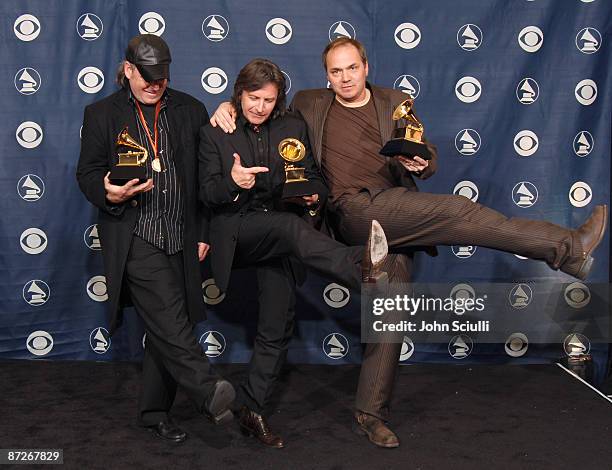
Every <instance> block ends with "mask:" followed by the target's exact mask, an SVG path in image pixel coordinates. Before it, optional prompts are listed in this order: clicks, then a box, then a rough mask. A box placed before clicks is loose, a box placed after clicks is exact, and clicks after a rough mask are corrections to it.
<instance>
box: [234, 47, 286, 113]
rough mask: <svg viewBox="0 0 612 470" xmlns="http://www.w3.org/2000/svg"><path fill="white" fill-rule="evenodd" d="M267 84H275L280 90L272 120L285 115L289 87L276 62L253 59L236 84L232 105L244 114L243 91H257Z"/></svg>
mask: <svg viewBox="0 0 612 470" xmlns="http://www.w3.org/2000/svg"><path fill="white" fill-rule="evenodd" d="M267 83H273V84H274V85H276V88H277V89H278V96H277V98H276V104H275V106H274V110H273V111H272V116H271V117H272V119H276V118H277V117H279V116H282V115H283V114H285V112H286V110H287V104H286V103H287V91H286V90H287V85H286V83H285V76H284V75H283V73H282V72H281V69H280V68H279V67H278V65H276V64H275V63H274V62H272V61H270V60H268V59H261V58H257V59H253V60H252V61H250V62H249V63H248V64H246V65H245V66H244V67H242V70H240V73H239V74H238V77H236V82H235V83H234V94H233V95H232V100H231V101H232V105H233V106H234V109H235V110H236V111H238V113H239V114H242V106H241V105H240V99H241V98H242V92H243V91H255V90H259V89H260V88H263V87H264V86H265V85H266V84H267Z"/></svg>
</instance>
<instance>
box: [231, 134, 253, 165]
mask: <svg viewBox="0 0 612 470" xmlns="http://www.w3.org/2000/svg"><path fill="white" fill-rule="evenodd" d="M225 135H226V136H227V139H228V140H229V143H230V146H231V147H232V148H233V149H234V152H236V153H237V154H238V155H240V161H241V162H242V166H255V160H254V159H253V155H252V151H251V147H250V145H249V142H248V140H247V136H246V134H245V131H244V128H243V127H242V126H237V127H236V130H235V131H234V132H233V133H231V134H225ZM229 158H230V159H231V160H232V161H233V160H234V157H233V156H232V155H229ZM230 167H231V165H230Z"/></svg>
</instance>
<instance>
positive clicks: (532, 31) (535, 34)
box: [518, 26, 544, 52]
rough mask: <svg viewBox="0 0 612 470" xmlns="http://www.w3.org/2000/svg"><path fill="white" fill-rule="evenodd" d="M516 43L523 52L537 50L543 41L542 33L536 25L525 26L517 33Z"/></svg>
mask: <svg viewBox="0 0 612 470" xmlns="http://www.w3.org/2000/svg"><path fill="white" fill-rule="evenodd" d="M518 43H519V46H521V49H523V50H524V51H525V52H537V51H538V50H539V49H540V47H542V44H543V43H544V33H543V32H542V30H541V29H540V28H538V27H537V26H527V27H526V28H523V29H522V30H521V32H520V33H519V34H518Z"/></svg>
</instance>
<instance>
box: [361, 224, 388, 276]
mask: <svg viewBox="0 0 612 470" xmlns="http://www.w3.org/2000/svg"><path fill="white" fill-rule="evenodd" d="M388 252H389V246H388V245H387V237H386V236H385V232H384V230H383V228H382V227H381V226H380V224H379V223H378V221H376V220H373V221H372V226H371V227H370V235H369V236H368V242H367V244H366V247H365V253H364V254H363V260H362V261H361V281H362V282H366V283H376V282H378V281H379V280H381V279H382V278H384V277H386V275H387V274H386V273H385V272H383V271H382V270H381V268H382V265H383V263H384V262H385V259H386V258H387V254H388Z"/></svg>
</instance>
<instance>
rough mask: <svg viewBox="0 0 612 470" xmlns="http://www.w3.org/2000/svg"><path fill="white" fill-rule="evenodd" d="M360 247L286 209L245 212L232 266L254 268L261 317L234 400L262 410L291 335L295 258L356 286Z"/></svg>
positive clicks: (361, 250) (359, 280) (340, 280)
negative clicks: (248, 359)
mask: <svg viewBox="0 0 612 470" xmlns="http://www.w3.org/2000/svg"><path fill="white" fill-rule="evenodd" d="M362 252H363V248H361V247H346V246H345V245H343V244H341V243H339V242H337V241H335V240H332V239H331V238H329V237H327V236H325V235H323V234H322V233H320V232H318V231H317V230H315V229H313V228H312V227H311V226H310V225H308V224H307V223H306V222H304V221H303V220H301V219H300V218H299V217H297V216H296V215H294V214H291V213H287V212H273V211H270V212H263V211H249V212H247V214H246V215H245V216H244V220H243V222H242V225H241V226H240V232H239V235H238V240H237V244H236V253H235V257H234V266H236V267H243V266H249V265H255V266H256V267H257V268H256V270H257V281H258V300H259V318H258V323H257V333H256V337H255V344H254V346H253V356H252V358H251V362H250V364H249V370H248V373H247V377H246V379H245V381H244V382H243V384H242V385H241V387H240V389H239V393H238V402H239V403H240V404H244V405H246V406H248V407H249V408H250V409H252V410H253V411H255V412H256V413H259V414H265V412H266V405H267V403H268V400H269V398H270V395H271V393H272V391H273V386H274V384H275V382H276V380H277V378H278V375H279V373H280V370H281V368H282V365H283V364H284V362H285V359H286V356H287V347H288V345H289V341H290V340H291V336H292V334H293V325H294V314H295V312H294V305H295V286H296V278H295V273H294V270H293V267H294V266H295V263H296V262H301V263H303V264H304V265H306V266H308V267H310V268H312V269H314V270H316V271H318V272H320V273H322V274H324V275H326V276H328V277H332V278H334V279H336V280H338V282H343V283H346V284H347V285H349V286H350V287H353V288H356V289H358V288H359V285H360V282H361V270H360V266H359V263H360V260H361V257H362Z"/></svg>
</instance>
